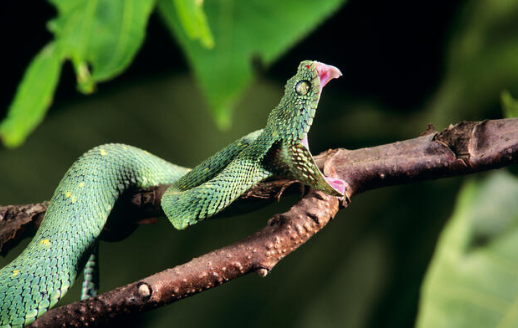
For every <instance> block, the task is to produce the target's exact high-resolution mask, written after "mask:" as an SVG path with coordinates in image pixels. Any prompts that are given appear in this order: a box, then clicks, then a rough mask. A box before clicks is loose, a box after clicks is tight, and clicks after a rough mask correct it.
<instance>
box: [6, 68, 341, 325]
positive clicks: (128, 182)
mask: <svg viewBox="0 0 518 328" xmlns="http://www.w3.org/2000/svg"><path fill="white" fill-rule="evenodd" d="M339 76H341V73H340V71H339V70H338V69H337V68H336V67H334V66H330V65H326V64H323V63H320V62H317V61H311V60H306V61H303V62H301V63H300V64H299V66H298V69H297V73H296V74H295V75H294V76H293V77H292V78H291V79H289V80H288V81H287V83H286V87H285V93H284V96H283V97H282V99H281V101H280V103H279V105H278V106H277V107H275V108H274V109H273V110H272V111H271V113H270V115H269V116H268V119H267V123H266V126H265V128H264V129H261V130H258V131H254V132H252V133H250V134H248V135H246V136H244V137H242V138H240V139H238V140H236V141H235V142H233V143H232V144H230V145H228V146H227V147H225V148H223V149H222V150H220V151H219V152H218V153H216V154H214V155H213V156H211V157H209V158H208V159H207V160H205V161H204V162H202V163H201V164H199V165H197V166H196V167H195V168H193V169H192V170H190V169H188V168H185V167H181V166H178V165H175V164H171V163H169V162H167V161H165V160H163V159H160V158H158V157H156V156H154V155H152V154H150V153H148V152H147V151H144V150H141V149H138V148H135V147H132V146H127V145H122V144H106V145H102V146H98V147H95V148H93V149H91V150H89V151H88V152H86V153H85V154H83V155H82V156H81V157H80V158H79V159H78V160H77V161H76V162H74V163H73V165H72V166H71V167H70V169H69V170H68V171H67V172H66V173H65V175H64V177H63V178H62V180H61V182H60V183H59V185H58V187H57V188H56V190H55V192H54V195H53V196H52V198H51V200H50V205H49V207H48V209H47V212H46V214H45V217H44V219H43V221H42V223H41V226H40V228H39V230H38V232H37V233H36V235H35V236H34V238H33V240H32V241H31V242H30V243H29V245H28V246H27V248H26V249H25V250H24V251H23V252H22V254H21V255H20V256H18V257H17V258H16V259H15V260H13V261H12V262H11V263H9V264H8V265H6V266H5V267H4V268H2V269H1V270H0V328H5V327H10V328H12V327H23V326H26V325H28V324H30V323H32V322H33V321H34V320H36V318H38V317H39V316H41V315H42V314H43V313H45V312H46V311H48V310H49V309H50V308H51V307H52V306H54V305H55V304H56V303H57V302H58V301H59V300H60V299H61V298H62V297H63V295H64V294H65V293H66V292H67V291H68V289H69V288H70V286H71V285H72V284H73V283H74V281H75V280H76V277H77V275H78V274H79V272H80V270H82V269H83V268H84V277H85V282H84V283H83V289H82V295H81V299H85V298H88V297H91V296H95V295H96V291H97V285H98V281H97V279H96V277H97V268H98V267H97V246H98V238H99V234H100V233H101V231H102V229H103V227H104V225H105V223H106V220H107V218H108V215H109V214H110V211H111V209H112V207H113V205H114V203H115V201H116V200H117V198H118V197H119V195H120V194H121V193H122V192H124V191H125V190H127V189H128V188H146V187H150V186H156V185H160V184H169V185H170V187H169V188H168V189H167V191H166V192H165V193H164V195H163V197H162V201H161V206H162V209H163V210H164V213H165V214H166V216H167V217H168V219H169V220H170V221H171V223H172V224H173V226H174V227H175V228H177V229H184V228H186V227H188V226H190V225H192V224H195V223H197V222H199V221H202V220H204V219H206V218H209V217H211V216H213V215H215V214H217V213H219V212H220V211H221V210H223V209H224V208H226V207H227V206H229V205H230V204H231V203H232V202H233V201H234V200H236V199H237V198H238V197H239V196H241V195H242V194H243V193H244V192H246V191H247V190H248V189H250V188H251V187H253V186H254V185H255V184H257V183H258V182H260V181H261V180H264V179H267V178H270V177H273V176H279V177H285V178H290V179H295V180H299V181H301V182H302V183H304V184H306V185H308V186H310V187H312V188H315V189H318V190H321V191H323V192H325V193H327V194H330V195H334V196H343V194H344V192H345V186H346V184H345V182H344V181H342V180H339V179H334V178H330V177H325V176H324V175H323V174H322V172H320V170H319V169H318V167H317V165H316V163H315V161H314V159H313V157H312V155H311V152H310V151H309V144H308V137H307V136H308V132H309V129H310V127H311V125H312V123H313V118H314V116H315V113H316V109H317V105H318V101H319V100H320V96H321V94H322V90H323V87H324V86H325V85H326V84H327V83H328V82H329V81H330V80H332V79H334V78H338V77H339Z"/></svg>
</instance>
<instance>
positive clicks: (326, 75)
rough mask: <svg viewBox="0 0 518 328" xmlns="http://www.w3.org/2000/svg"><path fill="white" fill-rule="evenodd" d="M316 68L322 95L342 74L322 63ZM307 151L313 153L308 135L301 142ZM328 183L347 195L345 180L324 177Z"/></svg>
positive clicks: (318, 63) (316, 64) (317, 64)
mask: <svg viewBox="0 0 518 328" xmlns="http://www.w3.org/2000/svg"><path fill="white" fill-rule="evenodd" d="M315 66H316V69H317V73H318V77H319V79H320V94H322V89H323V88H324V87H325V85H326V84H327V83H328V82H329V81H331V80H332V79H336V78H338V77H340V76H342V72H340V70H339V69H338V68H336V67H334V66H331V65H326V64H323V63H320V62H317V61H315ZM300 142H301V143H302V144H303V145H304V146H305V147H306V148H307V150H308V151H309V152H310V153H311V151H310V150H309V143H308V134H307V133H306V134H304V138H302V140H301V141H300ZM324 178H325V179H326V181H327V183H329V185H331V187H333V188H334V189H335V190H336V191H338V192H340V193H341V194H344V193H345V187H346V183H345V181H343V180H340V179H334V178H329V177H326V176H324Z"/></svg>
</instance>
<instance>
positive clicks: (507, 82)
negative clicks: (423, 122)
mask: <svg viewBox="0 0 518 328" xmlns="http://www.w3.org/2000/svg"><path fill="white" fill-rule="evenodd" d="M460 13H461V15H460V17H459V19H458V22H457V28H456V29H455V30H454V32H453V36H452V37H451V39H450V42H449V50H448V53H447V58H446V61H447V67H446V72H445V77H444V79H443V81H442V83H441V86H440V87H439V90H438V91H437V94H436V95H435V97H434V98H433V99H432V103H431V108H430V109H431V110H432V113H431V115H432V116H433V117H432V118H431V119H430V120H431V121H432V122H433V123H434V124H436V126H439V127H440V126H446V125H447V124H449V123H451V122H456V121H458V120H466V119H479V118H480V117H481V116H486V115H485V113H483V111H487V110H488V109H489V108H491V107H493V108H495V106H496V105H498V102H499V95H500V92H501V90H503V89H510V90H511V91H512V92H518V40H517V38H516V35H517V34H518V20H517V19H516V17H518V1H509V0H491V1H489V0H476V1H466V2H465V3H464V7H463V8H462V10H461V11H460Z"/></svg>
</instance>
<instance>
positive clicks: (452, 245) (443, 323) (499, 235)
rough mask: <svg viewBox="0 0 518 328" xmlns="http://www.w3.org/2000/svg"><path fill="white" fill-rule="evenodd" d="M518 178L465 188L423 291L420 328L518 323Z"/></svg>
mask: <svg viewBox="0 0 518 328" xmlns="http://www.w3.org/2000/svg"><path fill="white" fill-rule="evenodd" d="M517 197H518V178H516V177H514V176H513V175H511V174H509V173H506V172H505V171H500V172H494V173H492V174H490V175H489V176H488V177H486V178H485V179H484V180H482V181H478V180H477V179H475V178H472V179H470V180H469V181H468V182H467V183H466V184H465V185H464V187H463V188H462V190H461V192H460V194H459V197H458V200H457V206H456V209H455V212H454V213H453V215H452V217H451V219H450V220H449V223H448V225H447V227H446V228H445V230H444V232H443V234H442V235H441V238H440V240H439V244H438V246H437V249H436V252H435V255H434V259H433V260H432V264H431V267H430V269H429V272H428V274H427V277H426V280H425V283H424V285H423V289H422V297H421V305H420V316H419V320H418V323H417V327H418V328H428V327H444V328H448V327H452V328H453V327H455V328H462V327H470V328H471V327H473V328H476V327H481V328H482V327H484V328H489V327H516V326H517V325H518V316H517V312H516V299H517V298H518V279H517V277H518V254H517V253H516V249H517V248H518V203H517V202H516V198H517Z"/></svg>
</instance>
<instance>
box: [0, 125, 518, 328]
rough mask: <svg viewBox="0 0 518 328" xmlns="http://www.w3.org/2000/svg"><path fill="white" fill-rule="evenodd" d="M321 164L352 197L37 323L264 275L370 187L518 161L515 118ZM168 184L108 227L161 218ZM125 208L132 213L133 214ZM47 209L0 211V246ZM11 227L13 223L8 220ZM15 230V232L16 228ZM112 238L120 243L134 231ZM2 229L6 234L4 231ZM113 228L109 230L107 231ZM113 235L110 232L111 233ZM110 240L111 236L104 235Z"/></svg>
mask: <svg viewBox="0 0 518 328" xmlns="http://www.w3.org/2000/svg"><path fill="white" fill-rule="evenodd" d="M316 159H317V163H318V164H319V166H320V167H321V168H322V169H323V171H324V173H325V174H326V175H328V176H333V177H337V178H340V179H343V180H345V181H346V182H347V183H348V184H349V187H348V189H347V197H346V198H345V199H344V200H342V201H339V200H338V199H337V198H336V197H331V196H328V195H325V194H323V193H321V192H318V191H313V190H311V191H309V192H308V193H307V194H305V196H304V197H302V199H301V200H300V201H299V202H298V203H297V204H295V205H294V206H293V207H292V208H291V209H290V210H289V211H287V212H286V213H283V214H277V215H275V216H274V217H273V218H271V219H270V220H269V221H268V224H267V225H266V227H264V228H263V229H261V230H260V231H258V232H256V233H255V234H253V235H251V236H249V237H247V238H245V239H243V240H241V241H239V242H236V243H234V244H232V245H229V246H226V247H223V248H221V249H219V250H216V251H213V252H210V253H208V254H205V255H203V256H201V257H198V258H195V259H193V260H191V261H190V262H188V263H185V264H182V265H179V266H177V267H175V268H172V269H168V270H165V271H163V272H160V273H157V274H155V275H152V276H150V277H147V278H144V279H142V280H140V281H137V282H134V283H132V284H129V285H126V286H123V287H120V288H117V289H115V290H112V291H109V292H107V293H104V294H102V295H99V296H97V297H94V298H91V299H88V300H85V301H81V302H76V303H72V304H69V305H66V306H63V307H60V308H56V309H52V310H50V311H49V312H47V313H46V314H44V315H43V316H42V317H41V318H39V319H38V320H37V321H36V322H35V323H33V325H32V326H34V327H56V326H62V327H84V326H95V325H107V324H110V323H113V322H114V320H117V319H119V318H122V317H124V316H127V315H128V314H137V313H139V312H142V311H147V310H149V309H152V308H156V307H159V306H163V305H166V304H169V303H172V302H174V301H177V300H179V299H182V298H185V297H188V296H191V295H194V294H197V293H199V292H201V291H204V290H206V289H210V288H213V287H216V286H218V285H221V284H223V283H225V282H226V281H229V280H232V279H235V278H238V277H240V276H242V275H245V274H247V273H249V272H256V273H258V274H259V275H261V276H265V275H266V274H267V273H268V272H269V271H270V270H271V269H272V268H273V267H274V266H275V265H276V264H277V263H278V262H279V261H280V260H281V259H282V258H283V257H284V256H286V255H288V254H289V253H291V252H292V251H294V250H295V249H297V248H298V247H299V246H300V245H301V244H303V243H304V242H305V241H307V240H308V239H309V238H311V236H313V235H314V234H315V233H317V232H318V231H320V229H322V228H323V227H324V226H325V225H326V224H327V222H329V220H330V219H332V218H333V217H334V215H335V214H336V213H337V211H338V210H339V209H340V208H342V207H343V206H341V205H346V204H347V202H348V201H349V199H350V197H352V196H353V195H355V194H357V193H360V192H364V191H366V190H369V189H373V188H379V187H384V186H390V185H396V184H403V183H408V182H413V181H418V180H426V179H438V178H445V177H451V176H457V175H464V174H471V173H476V172H480V171H485V170H490V169H495V168H500V167H503V166H507V165H511V164H515V163H517V161H518V119H504V120H488V121H483V122H461V123H459V124H457V125H455V126H450V127H449V128H448V129H445V130H443V131H441V132H440V133H437V132H435V131H433V129H428V130H427V131H426V133H425V134H424V135H422V136H420V137H418V138H414V139H409V140H406V141H402V142H396V143H392V144H387V145H383V146H378V147H372V148H364V149H358V150H345V149H333V150H329V151H327V152H325V153H323V154H320V155H319V156H317V158H316ZM288 184H289V182H287V181H270V182H265V183H262V184H260V185H258V186H256V187H254V188H253V189H251V190H250V191H249V192H248V193H247V194H246V195H244V196H243V197H242V199H241V200H240V201H239V204H237V205H233V206H232V207H231V209H230V210H229V211H228V212H227V213H226V214H227V215H228V214H232V211H236V208H238V207H239V206H241V205H243V204H244V205H245V206H249V205H250V203H253V200H257V199H264V200H271V199H275V198H278V196H279V195H280V193H282V192H283V191H284V189H285V187H286V185H288ZM164 190H165V187H164V186H160V187H157V188H152V189H149V190H137V191H133V192H132V193H128V194H127V195H125V197H123V199H122V200H121V201H120V202H119V204H118V206H117V208H120V209H118V210H117V212H116V213H114V214H113V215H112V218H111V219H110V222H112V223H111V224H114V225H117V226H119V225H120V222H117V219H118V218H119V217H123V218H126V215H127V213H138V215H135V216H133V217H132V218H131V219H132V222H134V223H138V222H147V221H148V218H150V217H155V216H158V215H161V214H162V213H161V210H160V206H159V203H160V197H161V195H162V193H163V191H164ZM127 208H129V209H131V210H130V211H128V210H127ZM43 212H44V204H34V205H24V206H18V207H16V206H14V207H0V237H1V238H2V240H1V241H0V246H2V245H3V247H4V249H6V248H8V247H11V245H13V244H14V243H15V242H14V241H11V239H9V242H5V241H4V239H3V238H4V236H12V235H13V233H12V231H11V232H9V230H13V229H14V230H15V231H21V233H19V235H25V234H30V232H31V231H32V230H34V229H33V228H31V229H25V228H19V227H22V226H23V225H27V223H23V224H22V223H19V224H13V223H12V221H20V222H22V221H23V222H25V221H27V220H28V219H27V217H29V221H31V219H33V220H32V221H33V223H31V224H32V225H33V226H37V221H38V220H39V219H41V217H42V216H43ZM9 222H11V223H9ZM13 227H14V228H13ZM132 229H134V228H133V227H132V228H129V229H127V232H125V233H124V234H122V235H118V236H115V237H113V236H111V237H110V236H109V237H108V238H112V239H117V238H122V237H124V235H125V234H127V233H130V232H131V231H132ZM4 230H6V231H8V232H4ZM106 230H107V231H110V226H108V227H107V229H106ZM111 230H113V229H111ZM107 235H110V234H109V233H108V232H107Z"/></svg>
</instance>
